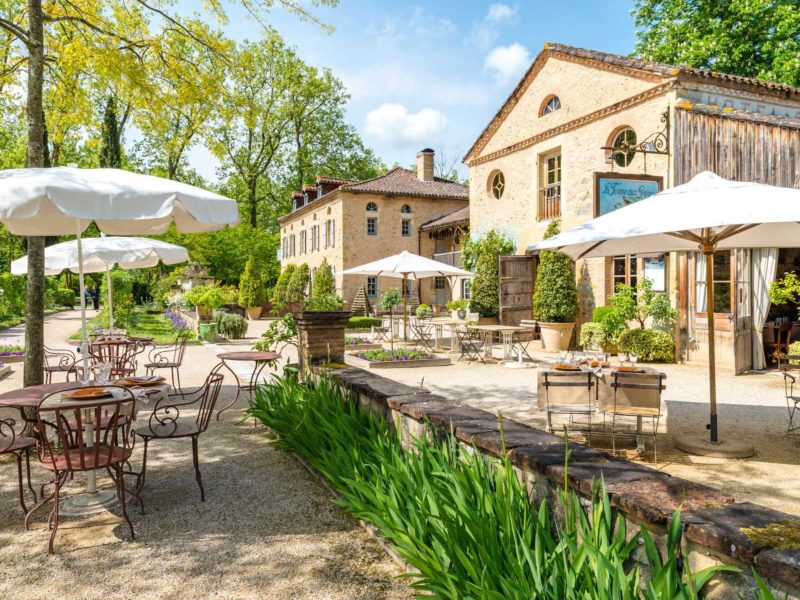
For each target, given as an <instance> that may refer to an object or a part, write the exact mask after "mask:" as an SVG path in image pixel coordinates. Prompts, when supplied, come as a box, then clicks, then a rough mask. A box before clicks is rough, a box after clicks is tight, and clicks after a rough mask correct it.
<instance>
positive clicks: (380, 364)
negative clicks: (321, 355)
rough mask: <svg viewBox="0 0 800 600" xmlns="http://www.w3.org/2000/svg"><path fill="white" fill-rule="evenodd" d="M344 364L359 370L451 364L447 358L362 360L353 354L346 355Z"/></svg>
mask: <svg viewBox="0 0 800 600" xmlns="http://www.w3.org/2000/svg"><path fill="white" fill-rule="evenodd" d="M344 362H345V364H347V365H351V366H353V367H359V368H361V369H413V368H416V367H444V366H447V365H450V364H452V362H451V361H450V359H449V358H447V357H440V356H437V357H435V358H421V359H418V360H364V359H363V358H359V357H358V356H355V355H354V354H349V353H348V354H346V355H345V357H344Z"/></svg>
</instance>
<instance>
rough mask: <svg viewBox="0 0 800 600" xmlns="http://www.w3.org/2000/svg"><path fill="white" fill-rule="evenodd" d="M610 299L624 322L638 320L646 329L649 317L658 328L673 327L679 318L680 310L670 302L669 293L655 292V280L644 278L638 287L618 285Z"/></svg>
mask: <svg viewBox="0 0 800 600" xmlns="http://www.w3.org/2000/svg"><path fill="white" fill-rule="evenodd" d="M609 301H610V302H611V306H613V307H614V312H616V313H617V315H618V316H619V318H620V319H621V320H622V321H623V322H625V323H627V322H629V321H636V322H637V323H638V324H639V327H640V328H641V329H644V327H645V325H646V322H647V320H648V319H650V320H651V321H652V324H653V326H654V327H656V328H659V329H671V328H672V325H673V323H674V322H675V319H677V318H678V311H677V310H675V309H674V308H673V307H672V305H671V304H670V303H669V298H667V295H666V294H665V293H664V292H654V291H653V282H652V281H650V280H649V279H642V280H641V281H640V282H639V283H638V284H637V285H636V289H634V288H632V287H631V286H629V285H622V284H621V285H618V286H617V291H616V293H615V294H613V295H612V296H611V298H610V299H609Z"/></svg>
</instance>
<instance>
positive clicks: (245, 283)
mask: <svg viewBox="0 0 800 600" xmlns="http://www.w3.org/2000/svg"><path fill="white" fill-rule="evenodd" d="M239 304H240V305H242V306H244V307H245V308H251V307H255V306H261V305H262V304H264V282H263V281H262V280H261V276H260V275H259V273H258V268H257V266H256V259H255V257H254V256H252V255H251V256H250V258H248V259H247V263H245V265H244V271H243V272H242V276H241V278H240V279H239Z"/></svg>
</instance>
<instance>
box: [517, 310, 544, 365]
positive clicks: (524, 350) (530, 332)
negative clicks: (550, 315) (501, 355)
mask: <svg viewBox="0 0 800 600" xmlns="http://www.w3.org/2000/svg"><path fill="white" fill-rule="evenodd" d="M519 324H520V326H521V327H525V328H526V329H527V331H515V332H514V333H512V334H511V348H512V350H513V351H515V352H516V353H517V356H518V357H519V355H520V354H522V356H526V357H528V360H530V361H533V357H532V356H531V355H530V353H529V352H528V347H529V346H530V345H531V342H534V341H536V340H538V339H540V337H541V336H540V334H539V331H538V329H539V326H538V325H537V324H536V321H525V320H523V321H520V322H519Z"/></svg>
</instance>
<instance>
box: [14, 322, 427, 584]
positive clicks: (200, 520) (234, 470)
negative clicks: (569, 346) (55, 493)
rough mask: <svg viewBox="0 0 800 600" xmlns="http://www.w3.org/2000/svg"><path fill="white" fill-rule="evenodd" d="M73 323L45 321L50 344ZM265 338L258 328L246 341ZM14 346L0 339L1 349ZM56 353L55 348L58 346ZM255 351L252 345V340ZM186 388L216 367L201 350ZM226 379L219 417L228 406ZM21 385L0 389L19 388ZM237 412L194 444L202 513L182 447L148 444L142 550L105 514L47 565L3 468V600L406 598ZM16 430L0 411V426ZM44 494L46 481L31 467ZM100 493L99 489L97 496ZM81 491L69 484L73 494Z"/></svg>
mask: <svg viewBox="0 0 800 600" xmlns="http://www.w3.org/2000/svg"><path fill="white" fill-rule="evenodd" d="M77 323H79V315H77V312H75V311H73V312H69V313H60V314H58V315H53V316H52V317H49V318H48V320H47V327H46V330H45V331H46V336H47V339H48V343H54V345H62V346H64V345H65V343H64V340H65V339H66V337H68V336H69V335H70V334H72V333H73V332H74V331H75V328H76V326H77V325H76V324H77ZM261 328H263V324H261V323H258V324H256V327H254V328H253V329H254V331H253V332H252V335H255V334H257V333H258V332H260V330H261ZM7 340H8V337H6V336H4V335H2V334H0V343H13V342H10V341H7ZM59 341H60V342H61V343H60V344H59V343H58V342H59ZM251 341H252V340H251ZM185 363H186V369H185V372H184V382H185V383H186V384H188V385H189V386H191V385H199V384H200V383H201V382H202V380H203V379H204V377H205V375H206V374H207V373H208V371H209V370H210V369H211V368H212V367H213V365H214V364H215V363H216V358H215V353H214V352H213V351H212V350H210V349H209V347H206V346H193V347H190V348H188V349H187V356H186V361H185ZM231 383H232V382H231V381H230V375H228V377H227V378H226V381H225V384H226V385H225V386H224V387H223V397H222V398H221V400H220V404H221V405H224V403H226V401H227V400H229V399H231V398H232V397H233V394H235V390H234V388H233V386H232V385H231ZM20 385H21V371H20V370H17V371H15V372H14V373H12V375H11V376H9V377H8V378H6V379H4V380H2V381H0V392H3V391H6V390H9V389H13V388H15V387H19V386H20ZM244 405H245V402H244V400H240V402H239V403H238V404H237V406H236V407H234V408H233V409H231V410H230V411H228V412H226V413H223V415H222V418H221V420H220V421H219V422H216V421H214V422H212V424H211V426H210V427H209V430H208V432H207V433H206V434H205V435H204V436H203V437H201V439H200V461H201V470H202V475H203V482H204V484H205V489H206V502H204V503H203V502H200V497H199V491H198V489H197V486H196V484H195V481H194V472H193V469H192V462H191V444H190V443H189V441H188V440H174V441H162V442H160V443H159V442H154V444H153V445H152V446H151V451H150V452H149V453H148V472H147V487H146V488H145V491H144V499H145V509H146V514H145V515H144V516H142V515H140V514H139V513H138V507H135V508H134V507H132V509H131V511H130V514H131V519H132V521H133V523H134V527H135V528H136V540H135V541H134V542H130V541H128V537H127V535H128V534H127V528H126V527H125V526H124V523H121V520H120V519H119V518H118V517H117V516H116V515H113V514H111V513H105V514H103V515H101V516H99V517H95V518H92V519H89V518H85V517H84V518H72V519H65V520H63V521H62V525H61V527H60V528H59V534H58V537H57V539H56V552H57V554H56V555H55V556H53V557H50V558H48V557H47V556H46V552H47V537H48V531H47V526H46V522H45V520H46V516H45V515H46V513H45V512H41V513H40V516H38V518H37V519H36V522H35V526H34V527H33V528H32V530H31V531H28V532H26V531H24V530H23V528H22V520H21V510H20V508H19V505H18V504H17V501H16V469H15V468H14V465H13V463H8V462H7V461H5V460H3V461H0V463H2V464H0V564H2V565H3V577H2V579H0V598H15V599H23V598H42V597H59V598H109V597H134V596H135V597H137V598H181V597H203V598H325V599H329V598H330V599H333V598H342V599H350V598H376V599H377V598H411V597H413V594H412V593H411V591H410V589H409V588H408V587H407V585H406V584H405V582H404V580H402V579H397V578H396V577H397V575H399V574H400V569H399V568H398V567H397V566H396V565H395V563H393V562H392V561H391V560H390V559H389V558H388V557H387V556H386V554H385V553H384V552H383V551H382V550H381V549H380V548H379V547H378V545H377V544H375V543H374V542H373V541H371V540H369V539H368V538H367V536H366V534H365V533H364V531H363V530H362V529H361V528H360V527H359V526H358V524H357V523H356V522H355V521H354V520H353V519H352V518H351V517H350V516H349V515H347V514H346V513H344V511H342V510H340V509H339V508H338V507H336V506H334V505H333V504H332V503H331V501H330V500H331V497H330V494H329V493H328V492H327V490H326V489H325V488H324V487H323V486H322V485H321V484H320V483H319V482H318V481H316V480H315V479H314V478H313V477H312V476H311V475H310V474H308V472H307V471H306V470H305V469H304V468H303V467H302V466H301V465H300V464H299V463H298V462H297V461H296V460H295V459H294V458H293V457H292V456H290V455H287V454H285V453H282V452H278V451H276V450H274V449H272V448H271V447H270V446H269V445H268V443H267V439H266V437H265V435H264V432H263V429H260V428H259V429H254V428H253V424H252V422H248V423H243V424H239V423H238V420H239V418H240V416H241V412H240V410H241V408H243V407H244ZM5 416H14V417H16V416H17V413H16V411H13V412H8V411H2V410H0V417H5ZM33 477H34V481H35V482H39V483H41V482H42V481H44V480H45V477H46V474H45V471H44V470H43V469H41V468H40V467H39V466H38V465H34V472H33ZM108 483H109V482H108V479H107V478H106V477H103V478H101V479H100V485H101V487H104V486H106V485H108ZM81 488H82V478H81V477H76V479H75V481H74V482H73V483H71V484H70V485H69V487H68V493H75V492H77V491H80V490H81Z"/></svg>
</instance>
